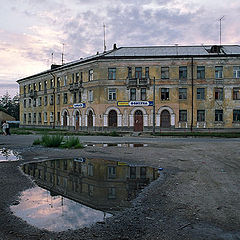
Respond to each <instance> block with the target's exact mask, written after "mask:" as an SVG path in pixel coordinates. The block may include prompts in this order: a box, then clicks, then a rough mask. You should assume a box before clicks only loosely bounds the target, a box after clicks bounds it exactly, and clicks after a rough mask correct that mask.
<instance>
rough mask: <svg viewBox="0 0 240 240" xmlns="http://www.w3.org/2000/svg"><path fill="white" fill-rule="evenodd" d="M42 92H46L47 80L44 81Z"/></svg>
mask: <svg viewBox="0 0 240 240" xmlns="http://www.w3.org/2000/svg"><path fill="white" fill-rule="evenodd" d="M44 92H45V93H46V92H47V80H46V81H44Z"/></svg>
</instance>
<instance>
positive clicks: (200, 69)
mask: <svg viewBox="0 0 240 240" xmlns="http://www.w3.org/2000/svg"><path fill="white" fill-rule="evenodd" d="M204 78H205V67H204V66H197V79H204Z"/></svg>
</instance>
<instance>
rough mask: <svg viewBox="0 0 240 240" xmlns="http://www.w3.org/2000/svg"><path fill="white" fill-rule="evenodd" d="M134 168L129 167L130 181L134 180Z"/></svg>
mask: <svg viewBox="0 0 240 240" xmlns="http://www.w3.org/2000/svg"><path fill="white" fill-rule="evenodd" d="M136 172H137V171H136V167H130V179H136V177H137V176H136Z"/></svg>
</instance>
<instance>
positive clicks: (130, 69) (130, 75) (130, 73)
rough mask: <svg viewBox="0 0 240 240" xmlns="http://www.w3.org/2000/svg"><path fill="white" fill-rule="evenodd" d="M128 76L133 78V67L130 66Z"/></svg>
mask: <svg viewBox="0 0 240 240" xmlns="http://www.w3.org/2000/svg"><path fill="white" fill-rule="evenodd" d="M128 78H132V67H128Z"/></svg>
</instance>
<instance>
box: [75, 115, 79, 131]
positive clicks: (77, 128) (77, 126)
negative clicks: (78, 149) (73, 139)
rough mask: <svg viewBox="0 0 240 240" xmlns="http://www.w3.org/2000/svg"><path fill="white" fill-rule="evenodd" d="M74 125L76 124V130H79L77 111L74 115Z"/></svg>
mask: <svg viewBox="0 0 240 240" xmlns="http://www.w3.org/2000/svg"><path fill="white" fill-rule="evenodd" d="M75 126H76V130H77V131H78V130H79V112H78V111H77V112H76V117H75Z"/></svg>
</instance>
